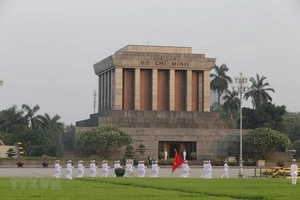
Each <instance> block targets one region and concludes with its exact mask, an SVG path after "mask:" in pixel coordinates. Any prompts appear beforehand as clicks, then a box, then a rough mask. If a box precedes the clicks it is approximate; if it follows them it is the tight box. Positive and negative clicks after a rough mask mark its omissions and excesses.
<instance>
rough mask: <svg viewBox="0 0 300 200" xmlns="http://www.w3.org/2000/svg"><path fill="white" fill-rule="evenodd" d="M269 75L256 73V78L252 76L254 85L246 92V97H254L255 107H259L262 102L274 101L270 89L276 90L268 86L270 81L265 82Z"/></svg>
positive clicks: (251, 80) (251, 79)
mask: <svg viewBox="0 0 300 200" xmlns="http://www.w3.org/2000/svg"><path fill="white" fill-rule="evenodd" d="M266 78H267V77H265V76H262V77H260V76H259V75H258V74H256V79H254V78H253V77H251V78H250V82H252V86H251V88H250V90H249V91H248V92H246V93H245V94H244V98H245V99H246V100H248V98H249V97H251V98H252V103H253V108H255V109H258V108H259V107H260V106H261V105H262V104H264V103H267V102H272V97H271V96H270V95H269V93H268V92H269V91H271V92H275V90H274V89H273V88H266V87H267V86H269V83H268V82H267V83H264V81H265V80H266Z"/></svg>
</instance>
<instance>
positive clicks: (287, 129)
mask: <svg viewBox="0 0 300 200" xmlns="http://www.w3.org/2000/svg"><path fill="white" fill-rule="evenodd" d="M284 119H285V120H284V131H283V132H284V133H285V134H286V135H287V136H288V137H289V138H290V139H291V141H292V142H294V141H296V140H298V139H300V116H291V115H285V116H284Z"/></svg>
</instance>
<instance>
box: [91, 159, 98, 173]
mask: <svg viewBox="0 0 300 200" xmlns="http://www.w3.org/2000/svg"><path fill="white" fill-rule="evenodd" d="M96 175H97V166H96V164H95V160H91V163H90V176H91V177H95V176H96Z"/></svg>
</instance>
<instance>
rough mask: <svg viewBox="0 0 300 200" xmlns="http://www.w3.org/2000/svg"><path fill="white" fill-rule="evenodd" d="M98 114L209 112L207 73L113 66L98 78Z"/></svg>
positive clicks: (208, 78)
mask: <svg viewBox="0 0 300 200" xmlns="http://www.w3.org/2000/svg"><path fill="white" fill-rule="evenodd" d="M98 94H99V96H98V103H99V105H98V111H99V112H105V111H108V110H157V111H162V110H167V111H202V112H203V111H209V110H210V71H205V70H175V69H156V68H153V69H145V68H121V67H116V68H114V69H111V70H109V71H106V72H103V73H101V74H100V75H99V92H98Z"/></svg>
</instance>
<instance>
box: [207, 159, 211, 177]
mask: <svg viewBox="0 0 300 200" xmlns="http://www.w3.org/2000/svg"><path fill="white" fill-rule="evenodd" d="M207 178H212V166H211V164H210V160H208V163H207Z"/></svg>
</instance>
